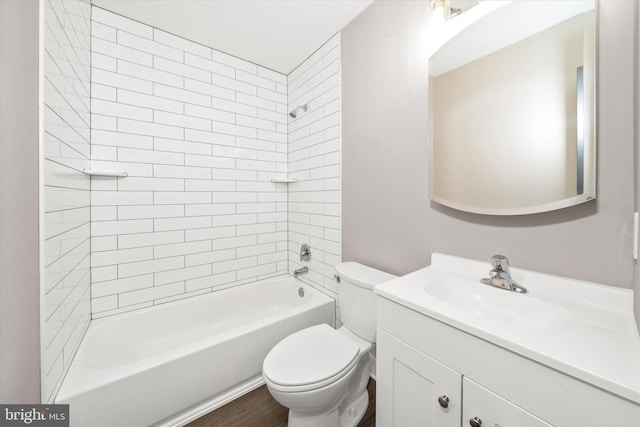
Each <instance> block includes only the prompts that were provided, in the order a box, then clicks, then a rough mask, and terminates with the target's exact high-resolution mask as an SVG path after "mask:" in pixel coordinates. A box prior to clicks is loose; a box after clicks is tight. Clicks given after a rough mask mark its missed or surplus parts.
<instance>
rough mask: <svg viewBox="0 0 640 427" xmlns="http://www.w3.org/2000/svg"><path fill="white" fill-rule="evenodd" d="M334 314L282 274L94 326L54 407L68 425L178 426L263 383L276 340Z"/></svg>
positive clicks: (319, 296)
mask: <svg viewBox="0 0 640 427" xmlns="http://www.w3.org/2000/svg"><path fill="white" fill-rule="evenodd" d="M300 288H302V291H299V290H300ZM299 293H300V294H302V293H303V296H299ZM334 316H335V307H334V301H333V299H331V298H329V297H328V296H326V295H324V294H323V293H321V292H319V291H317V290H315V289H313V288H312V287H310V286H307V285H305V284H303V283H302V282H300V281H299V280H296V279H294V278H292V277H291V276H280V277H277V278H273V279H268V280H263V281H259V282H255V283H251V284H246V285H241V286H237V287H234V288H229V289H225V290H221V291H217V292H214V293H211V294H206V295H203V296H198V297H194V298H188V299H184V300H180V301H176V302H172V303H167V304H163V305H159V306H156V307H151V308H148V309H144V310H139V311H135V312H131V313H126V314H121V315H117V316H112V317H107V318H102V319H98V320H94V321H92V322H91V324H90V326H89V329H88V330H87V333H86V335H85V337H84V339H83V341H82V343H81V345H80V348H79V349H78V352H77V354H76V356H75V359H74V360H73V362H72V364H71V367H70V368H69V372H68V373H67V375H66V378H65V379H64V381H63V383H62V386H61V388H60V391H59V392H58V395H57V397H56V399H55V402H56V403H67V404H69V405H70V420H71V426H72V427H85V426H91V427H113V426H119V427H126V426H131V427H142V426H149V425H154V426H182V425H184V424H186V423H188V422H189V421H192V420H193V419H195V418H198V417H199V416H202V415H204V414H206V413H207V412H209V411H211V410H213V409H215V408H217V407H219V406H222V405H223V404H225V403H227V402H229V401H231V400H233V399H234V398H236V397H239V396H241V395H242V394H245V393H247V392H249V391H251V390H253V389H254V388H256V387H258V386H260V385H262V384H263V380H262V375H261V371H262V362H263V360H264V358H265V356H266V355H267V353H268V352H269V350H271V348H272V347H273V346H274V345H275V344H276V343H277V342H278V341H280V340H281V339H283V338H284V337H286V336H287V335H289V334H291V333H292V332H295V331H297V330H300V329H303V328H306V327H308V326H312V325H316V324H320V323H329V324H333V323H334Z"/></svg>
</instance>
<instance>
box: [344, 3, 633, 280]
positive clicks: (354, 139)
mask: <svg viewBox="0 0 640 427" xmlns="http://www.w3.org/2000/svg"><path fill="white" fill-rule="evenodd" d="M600 3H601V4H600V13H599V31H600V33H599V48H600V50H599V61H598V66H599V69H598V72H599V82H598V85H599V90H598V103H599V108H598V114H599V116H598V183H597V192H598V196H597V200H596V201H594V202H589V203H586V204H582V205H579V206H574V207H571V208H567V209H562V210H558V211H555V212H549V213H542V214H534V215H526V216H512V217H492V216H484V215H476V214H468V213H464V212H458V211H455V210H452V209H449V208H445V207H443V206H440V205H438V204H435V203H432V202H430V201H429V199H428V197H427V194H428V191H427V190H428V169H427V163H428V152H427V133H428V132H427V131H428V127H427V117H428V112H427V78H426V69H425V64H426V58H424V57H423V56H421V55H422V54H421V52H423V51H424V49H421V46H420V45H419V43H420V40H421V36H422V30H423V29H424V25H425V21H426V14H427V10H428V7H429V2H428V1H393V2H386V1H377V2H375V3H373V4H372V5H371V6H370V7H369V8H368V9H367V10H365V11H364V12H363V13H362V14H361V15H360V16H359V17H358V18H356V19H355V20H354V21H352V22H351V23H350V24H349V25H348V26H347V27H346V28H345V29H344V30H343V32H342V72H343V74H342V96H343V98H342V108H343V110H342V114H343V121H342V122H343V254H344V260H345V261H350V260H352V261H359V262H362V263H365V264H369V265H371V266H374V267H378V268H380V269H383V270H386V271H389V272H391V273H396V274H405V273H408V272H410V271H412V270H414V269H417V268H420V267H424V266H426V265H428V264H429V262H430V256H431V253H432V252H442V253H448V254H454V255H459V256H463V257H469V258H475V259H480V260H487V261H488V259H489V257H490V256H491V255H492V254H495V253H503V254H505V255H507V256H508V257H509V258H510V259H511V263H512V265H514V266H516V267H521V268H527V269H533V270H537V271H542V272H546V273H551V274H558V275H564V276H570V277H574V278H578V279H583V280H589V281H595V282H600V283H606V284H610V285H614V286H620V287H627V288H629V287H631V286H632V280H633V269H634V265H633V261H632V257H631V233H630V231H631V228H632V219H633V218H632V215H633V207H634V189H633V171H634V169H633V168H634V164H633V163H634V162H633V131H634V113H633V90H631V88H632V87H633V86H632V85H633V80H634V58H633V49H634V25H635V24H634V20H635V14H633V13H629V7H634V6H633V5H634V4H635V3H632V2H626V1H620V2H618V1H609V0H603V1H601V2H600Z"/></svg>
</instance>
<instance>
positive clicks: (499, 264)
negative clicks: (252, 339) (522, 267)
mask: <svg viewBox="0 0 640 427" xmlns="http://www.w3.org/2000/svg"><path fill="white" fill-rule="evenodd" d="M491 265H492V266H493V268H492V269H491V270H489V277H485V278H484V279H481V280H480V282H482V283H484V284H485V285H491V286H495V287H496V288H500V289H506V290H508V291H513V292H517V293H519V294H524V293H526V292H527V289H526V288H524V287H522V286H520V285H518V284H517V283H516V282H515V281H514V280H513V279H512V278H511V273H509V259H508V258H507V257H506V256H504V255H494V256H492V257H491Z"/></svg>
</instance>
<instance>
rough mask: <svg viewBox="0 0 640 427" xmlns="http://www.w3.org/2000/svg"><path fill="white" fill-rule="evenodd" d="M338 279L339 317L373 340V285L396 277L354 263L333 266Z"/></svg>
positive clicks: (370, 340) (359, 334)
mask: <svg viewBox="0 0 640 427" xmlns="http://www.w3.org/2000/svg"><path fill="white" fill-rule="evenodd" d="M335 270H336V274H337V275H338V277H339V278H340V283H339V284H338V306H339V307H340V320H341V321H342V324H343V325H344V326H346V327H347V328H348V329H349V330H350V331H351V332H353V333H355V334H356V335H358V336H360V337H361V338H364V339H365V340H367V341H369V342H375V341H376V296H375V294H374V293H373V288H374V286H376V285H379V284H381V283H384V282H388V281H389V280H393V279H395V278H397V277H398V276H394V275H393V274H389V273H385V272H384V271H380V270H376V269H375V268H371V267H367V266H366V265H362V264H359V263H357V262H343V263H342V264H338V265H336V266H335Z"/></svg>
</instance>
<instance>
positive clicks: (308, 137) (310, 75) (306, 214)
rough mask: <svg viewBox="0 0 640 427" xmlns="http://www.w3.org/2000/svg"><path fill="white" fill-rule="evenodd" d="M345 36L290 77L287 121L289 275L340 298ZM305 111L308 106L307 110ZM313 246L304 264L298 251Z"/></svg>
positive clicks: (324, 47) (334, 38)
mask: <svg viewBox="0 0 640 427" xmlns="http://www.w3.org/2000/svg"><path fill="white" fill-rule="evenodd" d="M340 40H341V34H340V33H337V34H335V35H334V36H332V37H331V38H330V39H329V40H327V41H326V42H325V43H324V44H323V45H322V46H320V47H319V48H318V49H317V50H316V51H315V52H314V53H313V54H312V55H311V56H309V58H307V59H306V60H305V61H303V62H302V63H301V64H300V65H299V66H298V67H296V68H295V69H294V70H293V71H292V72H291V73H290V74H289V75H288V79H287V80H288V81H287V92H288V108H287V111H293V110H296V111H297V115H296V117H291V116H289V117H288V119H289V121H288V124H287V125H288V129H287V131H288V132H287V136H288V143H287V146H288V149H287V151H288V165H287V166H288V175H289V178H291V179H296V180H297V181H296V182H293V183H290V184H288V199H289V201H288V210H287V211H288V221H287V225H288V245H289V257H288V260H289V273H292V272H293V270H295V269H297V268H299V267H301V266H307V267H309V272H308V273H306V274H304V275H302V276H300V277H299V278H300V280H302V281H303V282H305V283H307V284H309V285H311V286H314V287H315V288H317V289H318V290H320V291H321V292H324V293H325V294H327V295H329V296H331V297H333V298H336V296H337V283H336V281H335V279H334V278H333V275H334V270H333V267H334V266H335V265H336V264H339V263H340V262H342V244H341V241H342V233H341V228H342V223H341V216H342V210H341V193H342V180H341V179H342V170H341V164H342V130H341V128H342V123H341V119H342V117H341V67H342V64H341V41H340ZM304 106H307V109H306V111H305V108H304ZM304 243H308V244H309V245H310V246H311V254H312V256H311V260H310V261H309V262H301V261H300V247H301V245H302V244H304Z"/></svg>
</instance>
